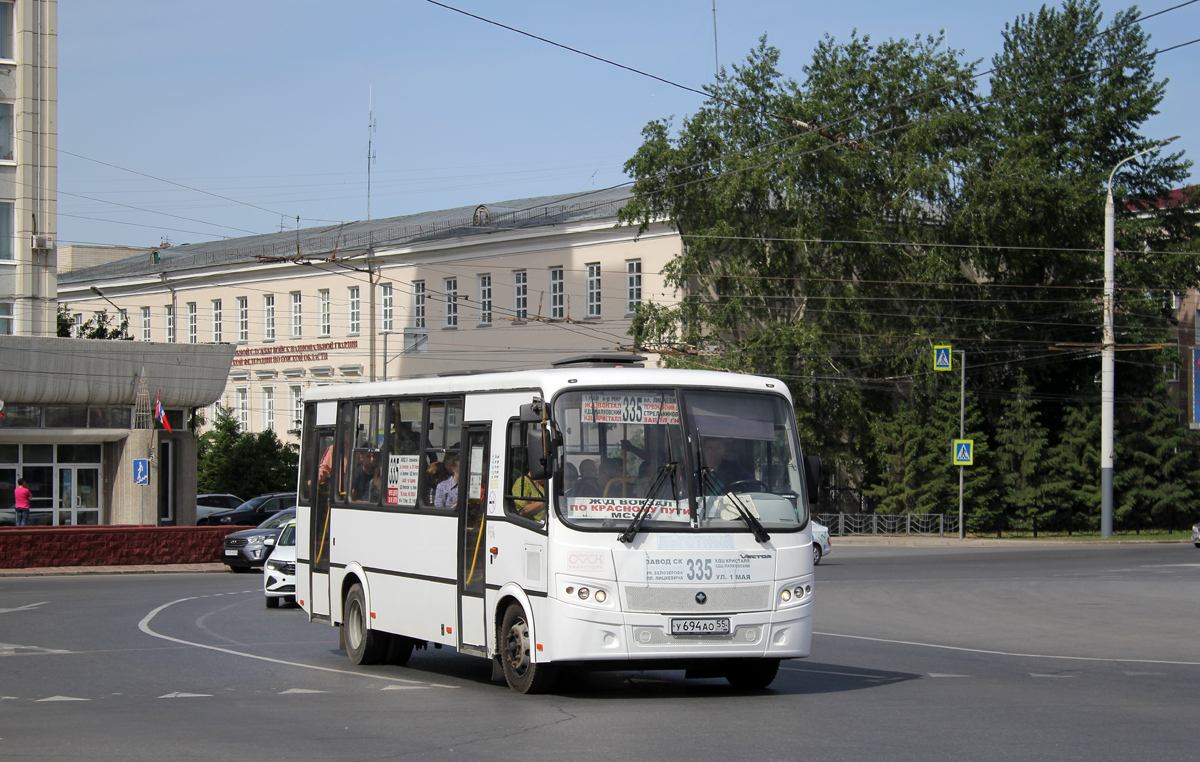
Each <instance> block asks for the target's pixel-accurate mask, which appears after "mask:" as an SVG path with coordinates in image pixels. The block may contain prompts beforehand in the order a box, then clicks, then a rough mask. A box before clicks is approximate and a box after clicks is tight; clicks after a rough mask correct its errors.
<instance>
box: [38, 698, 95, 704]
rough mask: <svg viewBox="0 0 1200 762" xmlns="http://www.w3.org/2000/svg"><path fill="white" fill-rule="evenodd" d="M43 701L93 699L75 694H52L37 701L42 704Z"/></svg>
mask: <svg viewBox="0 0 1200 762" xmlns="http://www.w3.org/2000/svg"><path fill="white" fill-rule="evenodd" d="M43 701H91V699H85V698H75V697H74V696H50V697H48V698H44V699H38V700H37V702H36V703H38V704H40V703H42V702H43Z"/></svg>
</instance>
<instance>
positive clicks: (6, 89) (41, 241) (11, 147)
mask: <svg viewBox="0 0 1200 762" xmlns="http://www.w3.org/2000/svg"><path fill="white" fill-rule="evenodd" d="M57 189H58V3H57V0H0V335H18V336H53V335H54V333H55V298H56V293H55V277H54V276H55V270H56V264H55V253H54V239H55V234H56V231H57V214H58V211H57V193H58V190H57Z"/></svg>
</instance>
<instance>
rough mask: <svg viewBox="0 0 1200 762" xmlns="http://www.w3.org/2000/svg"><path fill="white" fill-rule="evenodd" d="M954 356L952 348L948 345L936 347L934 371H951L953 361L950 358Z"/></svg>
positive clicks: (934, 350)
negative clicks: (951, 351)
mask: <svg viewBox="0 0 1200 762" xmlns="http://www.w3.org/2000/svg"><path fill="white" fill-rule="evenodd" d="M951 357H953V355H952V354H951V353H950V347H949V346H947V345H941V346H936V347H934V348H933V369H934V370H951V368H952V366H953V360H951V359H950V358H951Z"/></svg>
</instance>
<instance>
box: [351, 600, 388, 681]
mask: <svg viewBox="0 0 1200 762" xmlns="http://www.w3.org/2000/svg"><path fill="white" fill-rule="evenodd" d="M342 611H344V612H345V614H344V617H343V618H344V619H345V621H344V622H343V623H342V632H344V633H345V635H346V655H347V656H349V657H350V661H352V662H354V663H355V664H378V663H379V662H380V660H382V659H383V657H384V655H385V654H386V653H387V647H388V643H387V637H388V636H387V633H384V632H379V631H378V630H372V629H371V626H370V625H369V624H368V620H367V597H366V596H365V595H363V589H362V585H360V584H358V583H355V584H354V585H352V586H351V587H350V592H348V593H346V601H345V603H344V605H343V607H342Z"/></svg>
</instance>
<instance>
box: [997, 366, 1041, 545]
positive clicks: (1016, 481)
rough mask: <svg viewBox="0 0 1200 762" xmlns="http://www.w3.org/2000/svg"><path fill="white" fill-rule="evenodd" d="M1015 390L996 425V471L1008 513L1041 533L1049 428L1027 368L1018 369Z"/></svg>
mask: <svg viewBox="0 0 1200 762" xmlns="http://www.w3.org/2000/svg"><path fill="white" fill-rule="evenodd" d="M1013 392H1014V394H1015V395H1016V396H1015V397H1014V398H1013V399H1011V400H1007V401H1006V402H1005V403H1004V414H1003V416H1002V417H1001V419H1000V424H999V426H998V427H997V429H996V471H997V473H998V475H999V479H1000V487H1001V499H1002V501H1003V504H1004V508H1005V511H1006V513H1007V514H1008V516H1009V517H1010V518H1013V519H1016V520H1017V521H1018V522H1020V523H1022V524H1025V523H1028V524H1029V526H1031V527H1032V529H1033V536H1034V537H1037V531H1038V521H1039V519H1042V518H1043V514H1044V512H1045V508H1046V486H1045V484H1046V477H1047V475H1046V463H1045V455H1046V450H1047V449H1048V442H1047V435H1046V428H1045V427H1044V426H1042V424H1041V422H1040V421H1039V420H1038V419H1039V417H1040V414H1039V413H1038V411H1037V409H1036V407H1037V403H1036V402H1035V401H1034V400H1033V399H1031V397H1030V395H1031V394H1032V393H1033V387H1031V386H1030V385H1029V380H1028V379H1027V378H1026V376H1025V373H1024V371H1022V372H1020V373H1018V375H1017V384H1016V388H1015V389H1014V390H1013ZM1042 528H1043V529H1044V528H1045V522H1044V520H1043V522H1042Z"/></svg>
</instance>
